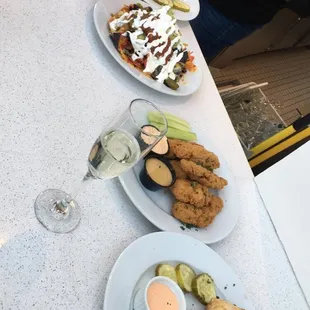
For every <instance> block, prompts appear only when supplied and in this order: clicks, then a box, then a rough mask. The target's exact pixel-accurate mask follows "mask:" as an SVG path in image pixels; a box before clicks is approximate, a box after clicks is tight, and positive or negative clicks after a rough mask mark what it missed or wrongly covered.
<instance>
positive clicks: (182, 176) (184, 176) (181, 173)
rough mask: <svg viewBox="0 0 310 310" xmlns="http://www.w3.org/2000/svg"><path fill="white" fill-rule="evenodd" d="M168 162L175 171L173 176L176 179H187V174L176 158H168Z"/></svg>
mask: <svg viewBox="0 0 310 310" xmlns="http://www.w3.org/2000/svg"><path fill="white" fill-rule="evenodd" d="M170 163H171V165H172V167H173V170H174V171H175V176H176V178H177V179H187V174H186V173H185V172H184V171H183V169H182V168H181V165H180V162H179V161H178V160H170Z"/></svg>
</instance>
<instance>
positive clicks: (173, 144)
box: [165, 139, 203, 159]
mask: <svg viewBox="0 0 310 310" xmlns="http://www.w3.org/2000/svg"><path fill="white" fill-rule="evenodd" d="M168 143H169V152H168V154H166V155H165V157H166V158H168V159H178V157H177V156H176V154H175V152H174V151H175V150H176V149H177V147H178V146H180V145H185V146H186V145H187V146H189V147H190V146H192V145H199V144H197V143H195V142H187V141H182V140H179V139H168ZM199 146H200V147H202V146H201V145H199ZM202 148H203V147H202Z"/></svg>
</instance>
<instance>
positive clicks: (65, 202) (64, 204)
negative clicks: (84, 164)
mask: <svg viewBox="0 0 310 310" xmlns="http://www.w3.org/2000/svg"><path fill="white" fill-rule="evenodd" d="M92 180H94V177H93V175H92V174H91V173H90V171H88V172H87V173H86V174H85V175H84V177H83V179H82V180H81V181H80V182H79V183H78V184H77V185H76V186H75V187H74V189H73V190H72V191H71V193H70V194H69V195H67V196H66V197H65V198H64V199H62V200H60V201H57V202H56V203H55V209H56V212H59V213H64V214H65V213H67V212H68V208H69V204H70V203H71V201H72V200H73V199H74V198H76V197H77V195H78V194H79V193H80V192H82V191H83V189H85V188H86V186H87V185H88V184H89V183H90V181H92Z"/></svg>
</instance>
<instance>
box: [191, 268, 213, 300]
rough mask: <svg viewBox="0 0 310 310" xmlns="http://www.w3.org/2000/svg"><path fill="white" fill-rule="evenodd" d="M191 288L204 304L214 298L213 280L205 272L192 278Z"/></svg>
mask: <svg viewBox="0 0 310 310" xmlns="http://www.w3.org/2000/svg"><path fill="white" fill-rule="evenodd" d="M192 290H193V294H194V295H195V297H196V298H197V299H198V300H199V301H200V302H201V303H202V304H204V305H206V304H208V303H209V302H210V301H211V300H212V299H213V298H216V292H215V285H214V281H213V279H212V278H211V277H210V276H209V275H208V274H207V273H203V274H201V275H199V276H197V277H196V278H194V279H193V282H192Z"/></svg>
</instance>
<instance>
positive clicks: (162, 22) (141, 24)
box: [110, 6, 184, 83]
mask: <svg viewBox="0 0 310 310" xmlns="http://www.w3.org/2000/svg"><path fill="white" fill-rule="evenodd" d="M169 9H170V7H169V6H163V7H161V8H160V9H158V10H153V11H151V12H150V13H149V12H147V11H146V10H142V9H138V10H132V11H130V12H128V13H127V12H126V13H124V14H123V15H122V16H121V17H119V18H118V19H115V20H113V21H112V22H111V23H110V28H111V30H112V31H117V29H119V28H120V27H122V26H123V25H125V24H127V23H129V22H131V20H133V28H134V29H135V31H134V32H129V31H128V32H126V33H124V34H123V35H129V37H130V41H131V43H132V46H133V48H134V53H133V55H132V60H133V61H135V60H137V59H143V58H144V57H145V56H148V57H147V62H146V66H145V69H144V72H146V73H153V72H154V71H155V69H156V68H157V67H158V66H162V69H161V71H160V73H159V75H158V76H157V80H158V81H159V82H161V83H163V82H164V80H165V79H167V78H168V77H170V78H172V79H175V74H174V73H173V68H174V67H175V65H176V64H177V63H178V62H179V61H180V60H181V59H182V57H183V54H184V53H183V52H182V53H179V51H180V50H182V48H183V45H182V43H181V36H180V32H179V28H178V26H177V24H176V19H174V18H172V17H171V16H170V15H169V14H168V10H169ZM143 29H144V30H145V29H150V30H151V31H148V35H147V37H146V38H145V39H142V38H141V37H142V36H141V35H143V34H144V33H145V31H143ZM172 34H174V37H173V40H172V41H170V40H168V39H169V36H171V35H172ZM139 36H140V38H138V37H139ZM150 37H153V39H152V40H153V41H152V42H149V40H150ZM154 37H155V38H156V39H155V40H154ZM169 44H170V45H169ZM168 45H169V46H168ZM174 45H176V46H177V50H174V51H172V48H173V47H174ZM167 57H170V60H169V61H167ZM166 62H167V63H166Z"/></svg>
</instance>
